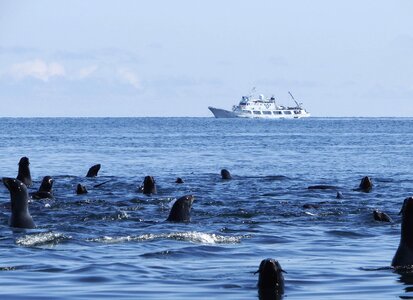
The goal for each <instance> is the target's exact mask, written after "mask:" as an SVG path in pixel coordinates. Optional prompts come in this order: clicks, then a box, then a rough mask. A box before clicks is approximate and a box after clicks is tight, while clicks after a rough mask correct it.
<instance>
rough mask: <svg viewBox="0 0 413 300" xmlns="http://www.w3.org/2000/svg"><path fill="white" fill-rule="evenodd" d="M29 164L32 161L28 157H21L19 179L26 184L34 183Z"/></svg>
mask: <svg viewBox="0 0 413 300" xmlns="http://www.w3.org/2000/svg"><path fill="white" fill-rule="evenodd" d="M29 165H30V162H29V158H28V157H26V156H23V157H22V158H20V161H19V171H18V173H17V179H18V180H20V181H21V182H23V183H24V184H25V185H26V186H31V185H32V176H31V175H30V168H29Z"/></svg>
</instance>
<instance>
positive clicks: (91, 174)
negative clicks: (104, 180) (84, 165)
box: [86, 164, 100, 177]
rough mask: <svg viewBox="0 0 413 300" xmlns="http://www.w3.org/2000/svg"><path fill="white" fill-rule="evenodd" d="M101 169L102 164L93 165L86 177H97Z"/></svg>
mask: <svg viewBox="0 0 413 300" xmlns="http://www.w3.org/2000/svg"><path fill="white" fill-rule="evenodd" d="M99 170H100V164H97V165H94V166H91V167H90V169H89V171H88V172H87V174H86V177H96V176H98V172H99Z"/></svg>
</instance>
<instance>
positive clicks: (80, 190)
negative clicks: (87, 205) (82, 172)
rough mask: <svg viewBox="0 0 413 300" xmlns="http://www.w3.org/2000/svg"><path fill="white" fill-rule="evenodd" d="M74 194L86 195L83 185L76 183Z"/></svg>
mask: <svg viewBox="0 0 413 300" xmlns="http://www.w3.org/2000/svg"><path fill="white" fill-rule="evenodd" d="M76 194H78V195H82V194H87V189H86V187H85V186H84V185H81V184H80V183H78V185H77V187H76Z"/></svg>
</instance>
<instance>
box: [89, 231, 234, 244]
mask: <svg viewBox="0 0 413 300" xmlns="http://www.w3.org/2000/svg"><path fill="white" fill-rule="evenodd" d="M163 239H166V240H176V241H186V242H192V243H198V244H236V243H239V242H240V241H241V237H240V236H223V235H218V234H214V233H204V232H196V231H192V232H172V233H160V234H152V233H149V234H143V235H139V236H123V237H122V236H120V237H109V236H104V237H100V238H94V239H90V240H88V241H90V242H99V243H123V242H130V241H142V242H143V241H152V240H163Z"/></svg>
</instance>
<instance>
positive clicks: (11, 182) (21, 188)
mask: <svg viewBox="0 0 413 300" xmlns="http://www.w3.org/2000/svg"><path fill="white" fill-rule="evenodd" d="M3 183H4V185H5V186H6V187H7V189H8V190H9V192H10V201H11V216H10V219H9V225H10V227H19V228H34V227H35V226H36V225H35V224H34V222H33V219H32V216H31V215H30V213H29V207H28V200H29V193H28V192H27V187H26V185H25V184H24V183H23V182H21V181H20V180H18V179H14V178H7V177H3Z"/></svg>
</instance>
